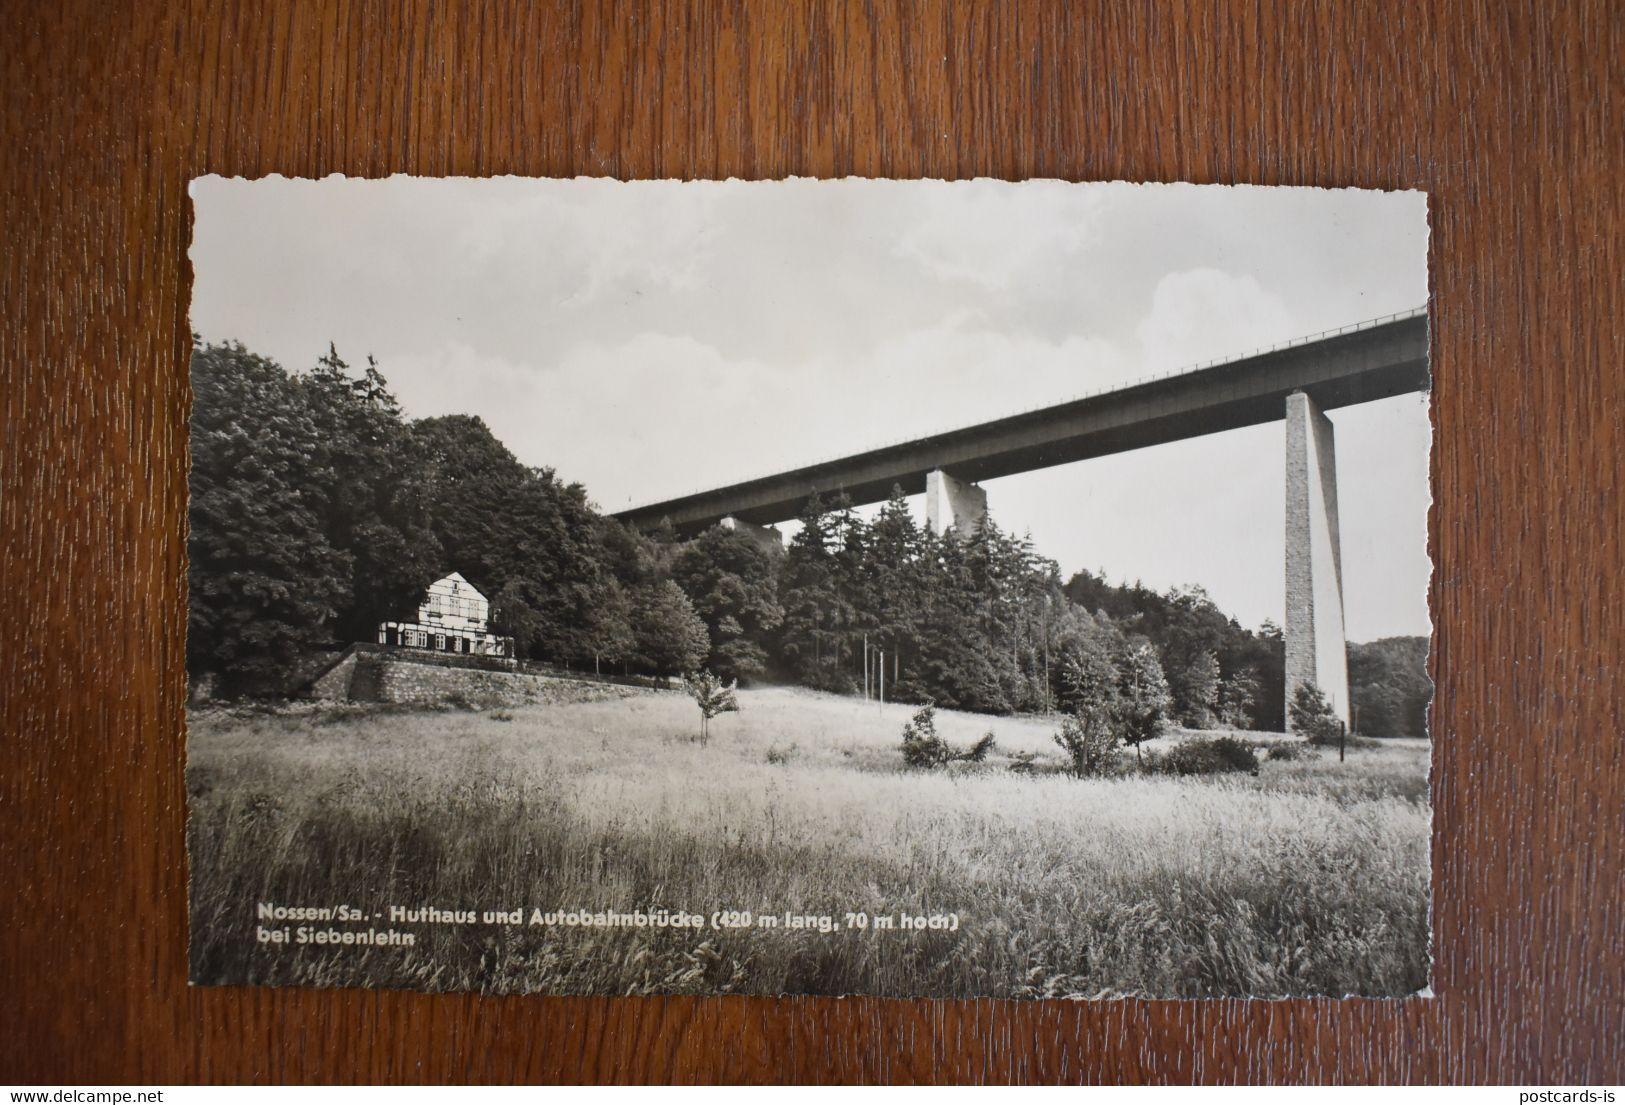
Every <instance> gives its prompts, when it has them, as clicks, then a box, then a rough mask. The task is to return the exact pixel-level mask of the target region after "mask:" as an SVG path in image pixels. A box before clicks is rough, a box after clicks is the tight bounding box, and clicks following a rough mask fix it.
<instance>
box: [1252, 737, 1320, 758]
mask: <svg viewBox="0 0 1625 1105" xmlns="http://www.w3.org/2000/svg"><path fill="white" fill-rule="evenodd" d="M1265 759H1268V760H1270V761H1272V762H1273V761H1276V760H1280V761H1282V762H1284V763H1292V762H1293V761H1295V760H1318V759H1320V753H1319V752H1316V751H1315V750H1314V748H1312V747H1311V746H1310V745H1309V744H1307V743H1304V744H1298V743H1296V742H1294V743H1292V744H1272V745H1270V750H1269V754H1268V755H1267V756H1266V757H1265Z"/></svg>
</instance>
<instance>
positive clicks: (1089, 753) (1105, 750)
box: [1055, 708, 1118, 778]
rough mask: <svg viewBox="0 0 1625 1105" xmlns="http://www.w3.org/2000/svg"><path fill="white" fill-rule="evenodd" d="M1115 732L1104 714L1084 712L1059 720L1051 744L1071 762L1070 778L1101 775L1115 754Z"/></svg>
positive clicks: (1102, 712)
mask: <svg viewBox="0 0 1625 1105" xmlns="http://www.w3.org/2000/svg"><path fill="white" fill-rule="evenodd" d="M1117 742H1118V736H1117V730H1116V728H1115V727H1113V725H1112V723H1111V718H1110V716H1109V715H1108V714H1107V713H1106V711H1105V710H1101V709H1088V708H1085V709H1084V710H1082V711H1081V712H1080V713H1077V714H1074V715H1071V716H1069V717H1065V718H1062V719H1061V731H1060V732H1059V733H1056V734H1055V743H1056V744H1058V745H1060V746H1061V751H1063V752H1065V753H1066V754H1067V756H1068V757H1069V758H1070V759H1071V760H1072V774H1074V775H1076V776H1078V777H1079V778H1087V777H1089V776H1091V775H1104V774H1106V772H1107V769H1108V768H1110V766H1111V765H1112V763H1113V761H1114V759H1115V756H1114V755H1113V753H1115V752H1116V751H1117Z"/></svg>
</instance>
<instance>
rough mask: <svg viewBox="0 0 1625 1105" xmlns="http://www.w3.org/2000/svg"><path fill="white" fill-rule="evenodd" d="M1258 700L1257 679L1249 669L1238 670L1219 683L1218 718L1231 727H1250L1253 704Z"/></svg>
mask: <svg viewBox="0 0 1625 1105" xmlns="http://www.w3.org/2000/svg"><path fill="white" fill-rule="evenodd" d="M1257 701H1258V679H1257V677H1256V676H1255V675H1254V674H1253V672H1252V671H1251V669H1248V670H1243V671H1238V672H1236V673H1235V674H1234V675H1232V676H1231V677H1230V678H1229V679H1225V680H1222V681H1220V683H1219V703H1218V713H1219V720H1220V722H1222V723H1223V724H1225V725H1227V726H1229V727H1230V728H1232V729H1250V728H1251V727H1252V724H1253V704H1254V703H1255V702H1257Z"/></svg>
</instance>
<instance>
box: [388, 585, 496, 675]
mask: <svg viewBox="0 0 1625 1105" xmlns="http://www.w3.org/2000/svg"><path fill="white" fill-rule="evenodd" d="M490 622H491V603H490V600H489V599H487V598H486V597H485V596H484V595H482V594H480V592H479V589H478V588H476V587H475V586H474V585H473V584H472V583H470V582H468V580H466V579H464V578H463V577H462V575H461V574H459V573H457V572H452V573H451V574H450V575H448V576H445V577H444V578H442V579H437V580H435V581H434V582H433V583H431V584H430V585H429V590H428V593H427V594H426V595H424V598H423V604H422V605H421V606H419V607H418V616H417V620H416V621H412V622H384V623H382V624H381V625H379V627H378V643H379V644H381V645H394V646H397V647H399V648H422V649H429V650H431V651H433V652H451V653H458V654H462V655H467V656H512V655H513V638H512V637H498V636H496V635H495V634H493V633H491V632H490Z"/></svg>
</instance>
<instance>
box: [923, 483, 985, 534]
mask: <svg viewBox="0 0 1625 1105" xmlns="http://www.w3.org/2000/svg"><path fill="white" fill-rule="evenodd" d="M986 518H987V492H986V491H984V490H982V489H981V488H980V487H977V486H976V485H975V484H973V483H971V482H970V481H968V480H961V479H957V478H955V477H954V476H950V475H949V474H948V473H947V472H944V471H943V470H942V469H940V468H933V469H932V470H931V471H929V472H927V473H926V474H925V524H926V526H927V527H928V528H929V529H930V530H931V532H932V533H934V534H936V535H937V536H938V537H941V536H942V535H943V534H945V533H947V532H948V531H950V530H952V531H953V532H954V533H956V534H958V535H959V536H961V537H969V536H970V535H971V534H973V533H975V532H976V531H977V530H978V529H979V528H981V525H982V522H983V520H984V519H986Z"/></svg>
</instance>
